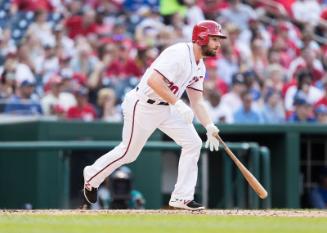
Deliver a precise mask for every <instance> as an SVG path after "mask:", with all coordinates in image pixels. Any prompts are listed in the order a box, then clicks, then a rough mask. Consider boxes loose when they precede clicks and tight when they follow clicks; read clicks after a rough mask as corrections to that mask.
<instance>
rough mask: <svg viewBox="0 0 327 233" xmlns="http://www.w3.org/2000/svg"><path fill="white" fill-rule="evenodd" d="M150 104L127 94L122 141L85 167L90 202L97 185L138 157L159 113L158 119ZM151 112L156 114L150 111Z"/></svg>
mask: <svg viewBox="0 0 327 233" xmlns="http://www.w3.org/2000/svg"><path fill="white" fill-rule="evenodd" d="M147 105H148V104H147V103H142V102H140V101H138V100H137V99H135V98H133V97H126V99H125V101H124V103H123V105H122V107H123V112H124V126H123V136H122V142H121V143H120V144H119V145H118V146H116V147H115V148H114V149H113V150H111V151H109V152H108V153H106V154H104V155H103V156H101V157H100V158H99V159H97V160H96V161H95V163H94V164H92V165H91V166H87V167H85V168H84V182H85V188H84V195H85V196H86V199H87V200H88V201H89V202H91V203H93V202H96V191H97V188H98V187H99V186H100V184H101V183H102V182H103V181H104V179H105V178H106V177H108V176H109V175H110V174H111V173H112V172H113V171H114V170H115V169H116V168H118V167H120V166H121V165H123V164H126V163H131V162H133V161H134V160H135V159H136V158H137V156H138V155H139V153H140V151H141V150H142V148H143V146H144V144H145V143H146V141H147V139H148V138H149V137H150V135H151V134H152V133H153V131H154V130H155V129H156V128H157V125H158V119H160V116H158V117H157V118H156V117H155V114H157V113H156V112H155V111H151V110H149V109H147V108H148V107H149V106H147ZM149 111H150V112H152V113H153V115H151V114H149ZM145 122H146V124H145ZM90 199H92V200H90Z"/></svg>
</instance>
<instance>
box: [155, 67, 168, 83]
mask: <svg viewBox="0 0 327 233" xmlns="http://www.w3.org/2000/svg"><path fill="white" fill-rule="evenodd" d="M154 70H155V71H157V72H158V73H159V74H160V75H161V76H162V77H164V78H165V79H167V80H168V81H169V82H170V80H169V79H168V78H166V76H165V75H163V74H162V73H161V72H160V71H159V70H157V69H154Z"/></svg>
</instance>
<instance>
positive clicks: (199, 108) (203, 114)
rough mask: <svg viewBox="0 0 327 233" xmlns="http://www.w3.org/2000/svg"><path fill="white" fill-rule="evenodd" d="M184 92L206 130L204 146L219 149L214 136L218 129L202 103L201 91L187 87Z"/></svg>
mask: <svg viewBox="0 0 327 233" xmlns="http://www.w3.org/2000/svg"><path fill="white" fill-rule="evenodd" d="M186 92H187V96H188V98H189V100H190V103H191V108H192V109H193V111H194V113H195V115H196V117H197V118H198V119H199V121H200V123H201V124H202V125H203V126H204V127H205V128H206V130H207V141H206V144H205V147H206V148H208V147H210V150H211V151H213V150H214V149H215V150H216V151H217V150H218V149H219V141H218V140H217V138H216V137H214V134H218V133H219V129H218V128H217V127H216V126H215V125H214V123H213V121H212V119H211V117H210V115H209V112H208V110H207V108H206V106H205V103H204V99H203V93H202V91H198V90H194V89H191V88H187V89H186Z"/></svg>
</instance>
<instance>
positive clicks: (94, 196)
mask: <svg viewBox="0 0 327 233" xmlns="http://www.w3.org/2000/svg"><path fill="white" fill-rule="evenodd" d="M83 193H84V197H85V200H86V201H87V202H88V203H90V204H95V203H96V202H97V201H98V189H97V188H93V187H91V186H90V185H88V184H84V189H83Z"/></svg>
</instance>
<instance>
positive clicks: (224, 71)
mask: <svg viewBox="0 0 327 233" xmlns="http://www.w3.org/2000/svg"><path fill="white" fill-rule="evenodd" d="M217 72H218V75H219V77H221V78H222V79H223V80H224V82H225V83H227V84H228V85H230V84H231V82H232V76H233V74H235V73H237V72H239V66H238V58H237V56H236V54H235V53H233V50H232V47H231V44H229V43H223V44H222V46H221V57H220V58H219V59H218V62H217Z"/></svg>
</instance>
